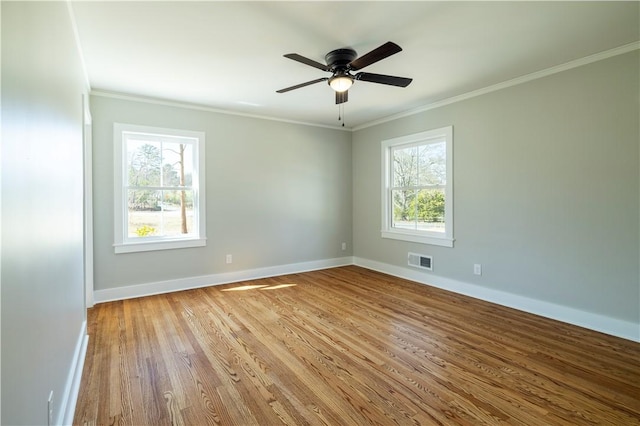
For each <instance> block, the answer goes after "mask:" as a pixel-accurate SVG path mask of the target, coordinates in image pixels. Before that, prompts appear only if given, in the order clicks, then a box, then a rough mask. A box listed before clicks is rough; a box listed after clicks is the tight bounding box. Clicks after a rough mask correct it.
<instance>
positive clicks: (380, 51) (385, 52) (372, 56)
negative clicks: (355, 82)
mask: <svg viewBox="0 0 640 426" xmlns="http://www.w3.org/2000/svg"><path fill="white" fill-rule="evenodd" d="M400 51H402V48H401V47H400V46H398V45H397V44H395V43H393V42H391V41H388V42H386V43H385V44H383V45H382V46H380V47H377V48H375V49H373V50H372V51H371V52H369V53H367V54H366V55H363V56H361V57H359V58H357V59H355V60H353V61H352V62H351V63H350V64H349V68H350V69H352V70H361V69H362V68H364V67H367V66H369V65H371V64H373V63H375V62H378V61H380V60H382V59H384V58H388V57H389V56H391V55H394V54H396V53H398V52H400Z"/></svg>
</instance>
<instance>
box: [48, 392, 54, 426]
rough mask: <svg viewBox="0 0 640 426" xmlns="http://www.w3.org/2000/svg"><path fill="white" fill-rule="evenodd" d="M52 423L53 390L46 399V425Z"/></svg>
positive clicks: (50, 425)
mask: <svg viewBox="0 0 640 426" xmlns="http://www.w3.org/2000/svg"><path fill="white" fill-rule="evenodd" d="M52 425H53V391H51V392H49V399H48V400H47V426H52Z"/></svg>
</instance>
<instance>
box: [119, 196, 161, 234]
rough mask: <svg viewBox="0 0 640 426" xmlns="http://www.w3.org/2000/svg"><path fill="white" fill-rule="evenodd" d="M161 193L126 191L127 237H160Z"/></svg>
mask: <svg viewBox="0 0 640 426" xmlns="http://www.w3.org/2000/svg"><path fill="white" fill-rule="evenodd" d="M161 197H162V194H161V191H149V190H132V189H130V190H129V191H128V205H129V206H128V207H129V208H128V221H127V229H128V232H127V235H128V236H129V238H137V237H158V236H161V235H162V211H161V209H162V207H161V204H160V200H161Z"/></svg>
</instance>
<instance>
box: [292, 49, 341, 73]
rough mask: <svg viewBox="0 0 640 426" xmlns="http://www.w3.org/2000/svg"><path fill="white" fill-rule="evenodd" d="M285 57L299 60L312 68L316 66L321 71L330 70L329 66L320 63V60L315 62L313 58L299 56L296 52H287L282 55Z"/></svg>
mask: <svg viewBox="0 0 640 426" xmlns="http://www.w3.org/2000/svg"><path fill="white" fill-rule="evenodd" d="M284 57H285V58H289V59H293V60H294V61H298V62H301V63H303V64H305V65H309V66H312V67H314V68H318V69H320V70H322V71H331V68H329V67H328V66H326V65H325V64H321V63H320V62H316V61H314V60H313V59H309V58H305V57H304V56H300V55H298V54H297V53H287V54H286V55H284Z"/></svg>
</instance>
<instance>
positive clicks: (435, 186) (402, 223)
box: [382, 127, 453, 247]
mask: <svg viewBox="0 0 640 426" xmlns="http://www.w3.org/2000/svg"><path fill="white" fill-rule="evenodd" d="M452 137H453V131H452V127H445V128H441V129H435V130H431V131H427V132H422V133H418V134H414V135H409V136H404V137H401V138H395V139H390V140H386V141H383V142H382V150H383V152H382V158H383V185H382V187H383V196H382V199H383V207H382V209H383V215H382V216H383V218H382V221H383V222H382V237H383V238H394V239H401V240H407V241H413V242H421V243H425V244H436V245H444V246H449V247H452V246H453V214H452V205H453V203H452V199H453V185H452V179H451V172H452V168H451V164H452V161H451V160H452V159H451V153H452V150H451V147H452V143H453V140H452Z"/></svg>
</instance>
